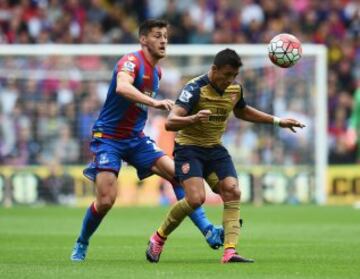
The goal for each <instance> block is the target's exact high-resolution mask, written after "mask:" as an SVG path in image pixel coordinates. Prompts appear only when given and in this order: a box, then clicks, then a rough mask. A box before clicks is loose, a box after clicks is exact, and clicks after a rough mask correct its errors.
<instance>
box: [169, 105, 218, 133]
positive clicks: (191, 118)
mask: <svg viewBox="0 0 360 279" xmlns="http://www.w3.org/2000/svg"><path fill="white" fill-rule="evenodd" d="M187 114H188V112H187V110H186V109H185V108H183V107H181V106H178V105H175V106H174V107H173V109H172V110H171V112H170V114H169V116H168V118H167V119H166V123H165V129H166V130H167V131H179V130H181V129H183V128H185V127H186V126H189V125H191V124H194V123H197V122H202V123H206V122H208V121H209V116H210V115H211V111H210V110H208V109H204V110H200V111H198V112H197V113H196V114H192V115H187Z"/></svg>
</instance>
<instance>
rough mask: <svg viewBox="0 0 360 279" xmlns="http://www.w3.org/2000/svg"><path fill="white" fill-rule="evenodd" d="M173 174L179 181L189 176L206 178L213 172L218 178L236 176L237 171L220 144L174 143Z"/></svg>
mask: <svg viewBox="0 0 360 279" xmlns="http://www.w3.org/2000/svg"><path fill="white" fill-rule="evenodd" d="M174 157H175V174H176V178H177V179H178V180H179V181H183V180H186V179H188V178H190V177H203V178H205V179H206V178H207V177H208V176H209V175H210V174H211V175H213V174H215V175H216V177H217V179H218V180H223V179H224V178H226V177H229V176H231V177H235V178H237V173H236V170H235V167H234V164H233V161H232V159H231V156H230V155H229V153H228V151H227V150H226V148H225V147H223V146H222V145H217V146H215V147H210V148H206V147H200V146H194V145H179V144H176V145H175V150H174Z"/></svg>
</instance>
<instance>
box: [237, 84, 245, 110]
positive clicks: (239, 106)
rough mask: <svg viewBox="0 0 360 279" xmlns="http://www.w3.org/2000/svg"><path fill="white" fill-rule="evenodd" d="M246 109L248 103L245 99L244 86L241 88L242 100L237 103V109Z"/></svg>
mask: <svg viewBox="0 0 360 279" xmlns="http://www.w3.org/2000/svg"><path fill="white" fill-rule="evenodd" d="M244 107H246V102H245V99H244V94H243V88H242V86H240V99H239V101H237V103H236V105H235V108H237V109H243V108H244Z"/></svg>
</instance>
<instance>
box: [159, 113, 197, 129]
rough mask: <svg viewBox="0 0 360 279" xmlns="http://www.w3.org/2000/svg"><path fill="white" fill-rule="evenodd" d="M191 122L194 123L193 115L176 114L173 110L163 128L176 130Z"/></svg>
mask: <svg viewBox="0 0 360 279" xmlns="http://www.w3.org/2000/svg"><path fill="white" fill-rule="evenodd" d="M193 123H195V115H190V116H177V115H175V114H174V113H173V112H170V114H169V116H168V118H167V120H166V122H165V129H166V130H167V131H173V132H176V131H179V130H181V129H183V128H185V127H186V126H189V125H191V124H193Z"/></svg>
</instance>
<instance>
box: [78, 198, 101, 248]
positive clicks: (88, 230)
mask: <svg viewBox="0 0 360 279" xmlns="http://www.w3.org/2000/svg"><path fill="white" fill-rule="evenodd" d="M103 217H104V216H103V215H100V214H99V213H98V212H97V211H96V209H95V206H94V203H92V204H91V205H90V206H89V208H88V209H87V210H86V213H85V216H84V220H83V224H82V228H81V232H80V236H79V238H78V239H77V242H81V243H83V244H86V245H87V244H89V239H90V237H91V236H92V235H93V233H94V232H95V231H96V229H97V228H98V226H99V225H100V223H101V220H102V219H103Z"/></svg>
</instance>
